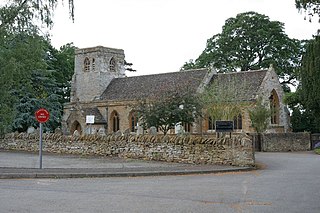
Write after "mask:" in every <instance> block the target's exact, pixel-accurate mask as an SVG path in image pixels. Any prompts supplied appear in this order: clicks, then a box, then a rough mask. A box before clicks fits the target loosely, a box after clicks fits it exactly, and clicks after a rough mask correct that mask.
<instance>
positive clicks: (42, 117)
mask: <svg viewBox="0 0 320 213" xmlns="http://www.w3.org/2000/svg"><path fill="white" fill-rule="evenodd" d="M35 116H36V119H37V121H38V122H40V123H45V122H47V121H48V120H49V118H50V113H49V111H48V110H46V109H44V108H41V109H38V110H37V111H36V113H35Z"/></svg>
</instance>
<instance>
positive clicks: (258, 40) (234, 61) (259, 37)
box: [182, 12, 302, 84]
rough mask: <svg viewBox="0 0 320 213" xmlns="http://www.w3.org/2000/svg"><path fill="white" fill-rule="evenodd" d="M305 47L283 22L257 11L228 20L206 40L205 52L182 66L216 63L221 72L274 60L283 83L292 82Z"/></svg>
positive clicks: (260, 66)
mask: <svg viewBox="0 0 320 213" xmlns="http://www.w3.org/2000/svg"><path fill="white" fill-rule="evenodd" d="M301 52H302V47H301V45H300V42H299V41H298V40H295V39H290V38H289V37H288V36H287V35H286V34H285V32H284V24H283V23H281V22H278V21H270V19H269V17H267V16H265V15H261V14H258V13H255V12H246V13H240V14H238V15H237V16H236V17H235V18H229V19H227V20H226V22H225V24H224V26H223V27H222V32H221V33H220V34H216V35H214V36H213V37H212V38H210V39H208V40H207V45H206V48H205V50H204V51H203V52H202V54H201V55H200V56H199V57H198V58H197V59H196V60H195V62H193V61H191V62H189V63H185V65H184V66H183V67H182V69H189V68H204V67H210V66H213V67H215V68H217V69H218V70H220V71H221V72H234V71H246V70H256V69H263V68H268V67H269V66H270V64H273V65H274V67H275V70H276V71H277V74H278V76H279V77H280V78H282V80H283V82H282V83H283V84H288V83H289V84H293V83H294V80H295V78H296V76H295V69H296V68H297V66H298V65H299V62H300V58H301Z"/></svg>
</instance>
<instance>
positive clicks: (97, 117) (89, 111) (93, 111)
mask: <svg viewBox="0 0 320 213" xmlns="http://www.w3.org/2000/svg"><path fill="white" fill-rule="evenodd" d="M83 111H84V114H85V115H86V116H87V115H94V123H95V124H105V123H107V121H106V120H105V119H104V117H103V116H102V115H101V113H100V111H99V109H98V108H97V107H94V108H85V109H83Z"/></svg>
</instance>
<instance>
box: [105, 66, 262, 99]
mask: <svg viewBox="0 0 320 213" xmlns="http://www.w3.org/2000/svg"><path fill="white" fill-rule="evenodd" d="M207 73H208V69H197V70H189V71H180V72H172V73H163V74H154V75H144V76H135V77H125V78H115V79H113V80H112V81H111V83H110V84H109V86H108V87H107V88H106V90H105V91H104V92H103V94H102V95H101V98H102V100H111V101H127V100H139V99H147V98H150V97H153V98H154V97H159V96H160V94H164V93H166V92H172V91H185V90H186V89H188V91H189V92H192V93H196V92H197V89H198V88H199V86H200V85H201V83H203V81H204V79H205V77H206V75H207ZM266 73H267V70H256V71H245V72H232V73H218V74H217V75H213V77H212V79H211V81H210V83H211V84H212V83H214V82H218V83H219V85H224V89H226V90H231V89H232V88H231V87H233V86H237V88H236V90H235V91H236V99H238V100H242V101H252V100H255V99H256V96H257V93H258V90H259V88H260V85H261V84H262V82H263V79H264V77H265V75H266ZM231 82H233V83H231ZM234 83H235V84H236V85H233V84H234Z"/></svg>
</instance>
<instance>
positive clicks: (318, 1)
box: [296, 0, 320, 22]
mask: <svg viewBox="0 0 320 213" xmlns="http://www.w3.org/2000/svg"><path fill="white" fill-rule="evenodd" d="M296 8H297V9H298V10H304V12H305V15H306V16H309V21H310V22H311V20H312V17H313V16H314V15H316V14H318V16H319V21H320V0H296ZM305 18H306V17H305Z"/></svg>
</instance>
